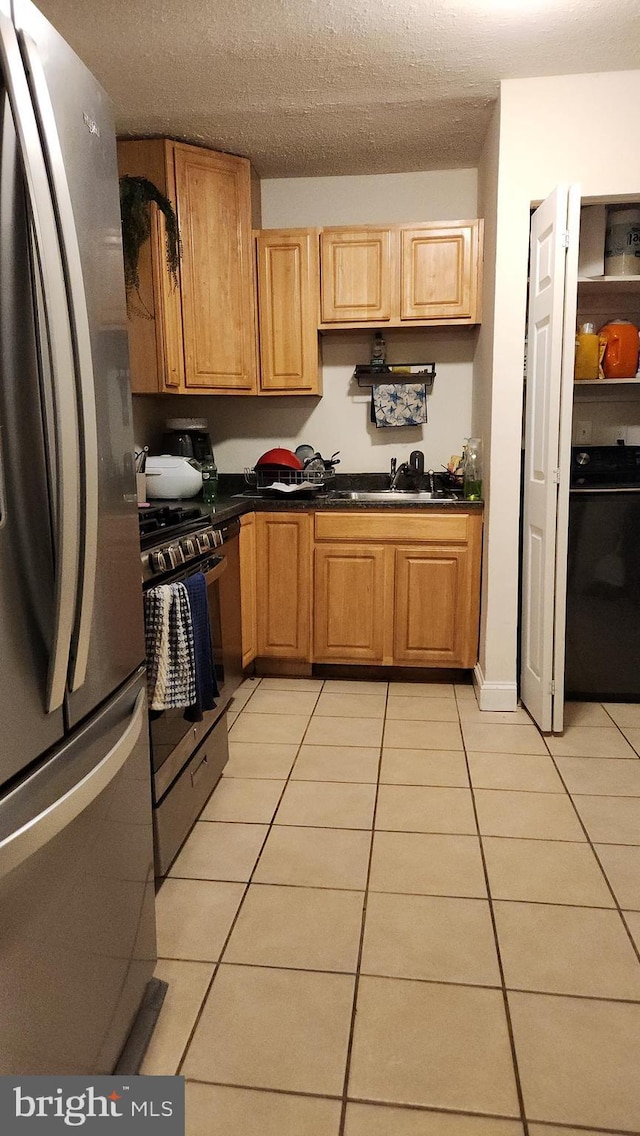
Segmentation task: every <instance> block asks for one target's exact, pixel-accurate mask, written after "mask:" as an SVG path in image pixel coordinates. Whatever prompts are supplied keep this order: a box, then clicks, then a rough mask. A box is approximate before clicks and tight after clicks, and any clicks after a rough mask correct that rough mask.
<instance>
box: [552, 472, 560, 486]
mask: <svg viewBox="0 0 640 1136" xmlns="http://www.w3.org/2000/svg"><path fill="white" fill-rule="evenodd" d="M551 480H552V481H553V482H554V484H555V485H559V484H560V470H559V469H554V470H553V471H552V474H551Z"/></svg>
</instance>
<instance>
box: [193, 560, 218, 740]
mask: <svg viewBox="0 0 640 1136" xmlns="http://www.w3.org/2000/svg"><path fill="white" fill-rule="evenodd" d="M185 587H186V589H187V594H188V596H189V604H190V606H191V621H192V623H193V645H194V653H195V659H196V700H195V702H194V704H193V706H189V707H187V709H186V710H185V712H184V716H185V718H186V719H187V721H189V722H201V721H202V711H203V710H213V709H214V707H215V701H214V699H216V698H219V697H220V691H219V690H218V684H217V682H216V673H215V667H214V661H213V647H212V644H211V623H210V622H209V601H208V599H207V581H206V580H205V578H204V575H203V573H202V572H196V573H195V574H194V575H193V576H187V579H186V581H185Z"/></svg>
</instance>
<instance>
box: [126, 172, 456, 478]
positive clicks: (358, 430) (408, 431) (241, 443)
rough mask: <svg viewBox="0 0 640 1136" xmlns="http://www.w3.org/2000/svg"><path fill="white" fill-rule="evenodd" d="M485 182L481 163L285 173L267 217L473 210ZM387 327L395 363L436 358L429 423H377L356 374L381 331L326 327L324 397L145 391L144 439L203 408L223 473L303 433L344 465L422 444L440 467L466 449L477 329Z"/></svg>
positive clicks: (301, 222) (425, 216) (357, 217)
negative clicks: (151, 394)
mask: <svg viewBox="0 0 640 1136" xmlns="http://www.w3.org/2000/svg"><path fill="white" fill-rule="evenodd" d="M476 182H477V178H476V171H475V170H438V171H436V172H432V173H408V174H383V175H372V176H370V177H328V178H286V179H282V178H279V179H276V180H272V181H264V182H262V183H261V193H262V224H263V227H264V228H278V227H295V226H311V225H317V226H322V225H330V224H344V225H348V224H352V223H357V222H362V223H379V222H384V221H388V222H402V221H406V222H411V221H431V220H456V219H465V218H473V217H476V216H477V192H476ZM384 335H385V340H386V344H387V359H388V361H389V362H391V363H429V362H435V364H436V380H435V386H434V392H433V394H432V395H431V396H430V397H429V399H428V407H427V413H428V422H427V424H426V425H425V426H421V427H402V428H400V429H398V428H387V429H376V427H375V426H373V425H372V424H371V422H370V417H369V407H370V401H371V394H370V392H366V391H363V390H360V389H359V388H358V387H357V385H356V384H355V383H354V382H353V379H352V375H353V369H354V366H355V364H356V363H366V362H368V360H369V358H370V353H371V341H372V332H370V331H369V332H363V331H342V332H331V333H323V335H322V336H321V346H322V359H323V381H324V395H323V397H322V398H321V399H316V398H305V397H292V398H280V397H278V398H259V399H258V398H227V397H217V396H209V397H207V396H189V398H184V397H182V398H176V397H167V396H161V397H160V398H158V399H155V398H154V399H149V398H147V397H146V396H144V397H142V396H140V397H139V398H136V399H134V421H135V424H136V430H137V434H138V435H139V437H138V439H137V440H138V442H141V441H144V443H145V444H146V443H147V442H150V443H151V444H154V445H155V444H157V442H159V436H158V435H159V432H160V430H159V426H160V424H161V422H163V421H164V419H165V418H169V417H178V416H180V417H183V416H184V415H189V416H202V417H206V418H207V419H208V421H209V428H210V430H211V434H212V437H213V441H214V445H215V453H216V461H217V463H218V468H219V469H220V471H221V472H224V473H235V472H238V471H239V470H242V469H243V468H244V467H245V466H246V465H253V463H254V462H255V461H256V459H257V458H258V457H259V456H260V454H262V453H264V451H265V450H267V449H269V448H270V447H271V446H273V445H279V444H283V445H286V446H287V447H289V448H295V447H296V446H297V445H300V444H301V443H303V442H307V443H309V444H310V445H313V446H315V447H316V448H317V449H318V450H320V452H321V453H323V454H324V455H325V456H327V455H330V454H332V453H333V452H334V451H335V450H340V452H341V459H342V464H341V466H340V472H347V473H348V472H383V471H386V470H388V469H389V463H390V459H391V457H397V458H398V460H399V461H404V460H406V458H408V456H409V454H410V452H411V450H414V449H421V450H423V452H424V455H425V465H426V468H433V469H439V468H440V466H442V465H446V463H447V461H448V460H449V458H450V456H451V455H452V454H459V453H460V452H461V447H462V444H463V440H464V438H465V437H467V436H468V435H469V434H470V433H471V407H472V385H473V353H474V343H475V336H476V332H475V331H474V329H471V328H457V329H455V330H454V329H446V328H434V329H432V330H428V329H424V330H418V329H415V328H414V329H404V328H402V329H387V330H386V331H385V332H384ZM142 404H144V405H142ZM153 439H155V441H153Z"/></svg>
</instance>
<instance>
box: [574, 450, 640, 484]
mask: <svg viewBox="0 0 640 1136" xmlns="http://www.w3.org/2000/svg"><path fill="white" fill-rule="evenodd" d="M571 488H572V489H640V446H573V447H572V450H571Z"/></svg>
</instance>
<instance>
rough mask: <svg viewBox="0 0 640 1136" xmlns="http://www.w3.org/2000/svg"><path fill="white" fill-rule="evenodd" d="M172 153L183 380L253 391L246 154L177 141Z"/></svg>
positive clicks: (208, 386)
mask: <svg viewBox="0 0 640 1136" xmlns="http://www.w3.org/2000/svg"><path fill="white" fill-rule="evenodd" d="M174 155H175V176H176V199H177V203H178V223H179V226H180V236H181V239H182V265H181V281H182V321H183V327H184V346H185V386H186V387H187V388H189V389H191V390H200V391H203V390H215V391H220V392H225V393H233V392H238V393H243V394H248V393H252V392H255V390H256V358H255V340H254V331H253V326H254V325H253V310H254V309H253V287H252V280H253V271H252V254H251V171H250V168H249V162H248V161H247V160H246V159H245V158H236V157H233V156H231V155H229V154H216V153H213V152H212V151H208V150H200V149H198V147H195V146H184V145H182V144H179V143H176V144H175V145H174Z"/></svg>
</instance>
